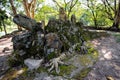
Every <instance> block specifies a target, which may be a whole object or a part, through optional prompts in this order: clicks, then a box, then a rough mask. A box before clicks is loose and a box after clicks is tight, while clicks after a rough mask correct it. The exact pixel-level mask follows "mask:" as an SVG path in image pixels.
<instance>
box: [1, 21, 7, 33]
mask: <svg viewBox="0 0 120 80" xmlns="http://www.w3.org/2000/svg"><path fill="white" fill-rule="evenodd" d="M2 24H3V28H4V31H5V35H6V34H7V30H6V26H5V23H4V20H3V21H2Z"/></svg>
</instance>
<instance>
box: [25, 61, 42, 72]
mask: <svg viewBox="0 0 120 80" xmlns="http://www.w3.org/2000/svg"><path fill="white" fill-rule="evenodd" d="M42 62H43V59H40V60H35V59H25V60H24V64H25V65H26V66H28V69H29V70H33V69H37V68H39V67H40V66H41V64H42Z"/></svg>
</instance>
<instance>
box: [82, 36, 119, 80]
mask: <svg viewBox="0 0 120 80" xmlns="http://www.w3.org/2000/svg"><path fill="white" fill-rule="evenodd" d="M91 42H92V44H93V45H94V47H95V49H97V50H98V53H99V60H98V62H96V64H95V65H94V67H93V70H92V71H91V72H90V73H89V74H88V76H87V77H86V78H85V79H84V80H88V79H89V80H93V79H94V80H119V79H120V77H119V73H120V62H119V60H120V55H119V53H120V52H119V51H120V48H119V46H120V44H119V43H117V42H116V40H115V37H114V36H110V37H101V38H98V39H95V40H93V41H91Z"/></svg>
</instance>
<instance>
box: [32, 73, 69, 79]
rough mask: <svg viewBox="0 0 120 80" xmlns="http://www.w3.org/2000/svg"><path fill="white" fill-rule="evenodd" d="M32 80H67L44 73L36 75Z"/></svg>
mask: <svg viewBox="0 0 120 80" xmlns="http://www.w3.org/2000/svg"><path fill="white" fill-rule="evenodd" d="M34 80H68V79H65V78H64V77H62V76H53V75H48V73H46V72H41V73H36V76H35V78H34Z"/></svg>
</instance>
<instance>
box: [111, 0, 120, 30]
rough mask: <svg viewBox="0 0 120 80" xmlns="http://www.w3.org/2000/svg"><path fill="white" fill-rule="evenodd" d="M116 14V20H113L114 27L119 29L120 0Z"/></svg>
mask: <svg viewBox="0 0 120 80" xmlns="http://www.w3.org/2000/svg"><path fill="white" fill-rule="evenodd" d="M115 14H116V15H115V18H114V22H113V25H112V28H115V29H119V22H120V0H119V3H118V9H117V11H116V12H115Z"/></svg>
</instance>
